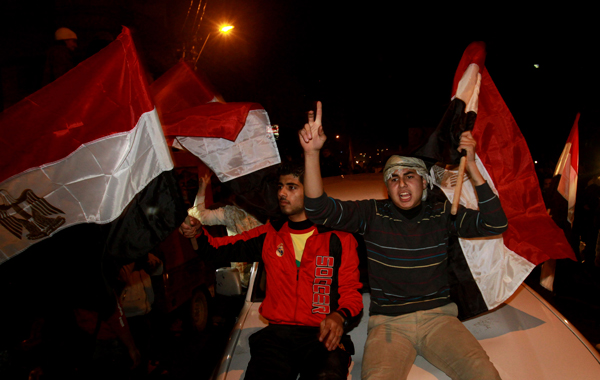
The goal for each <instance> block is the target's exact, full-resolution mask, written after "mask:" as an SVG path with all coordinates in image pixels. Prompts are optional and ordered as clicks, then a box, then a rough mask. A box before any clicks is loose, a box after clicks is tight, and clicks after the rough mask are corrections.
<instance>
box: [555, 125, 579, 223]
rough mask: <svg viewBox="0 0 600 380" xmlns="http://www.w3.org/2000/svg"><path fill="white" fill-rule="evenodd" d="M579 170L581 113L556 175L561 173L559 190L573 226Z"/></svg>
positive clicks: (559, 160)
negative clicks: (566, 205)
mask: <svg viewBox="0 0 600 380" xmlns="http://www.w3.org/2000/svg"><path fill="white" fill-rule="evenodd" d="M578 172H579V114H577V116H576V117H575V123H574V124H573V127H572V128H571V133H569V138H568V139H567V144H566V145H565V148H564V149H563V151H562V154H561V155H560V158H559V159H558V164H556V170H555V171H554V176H558V175H560V176H561V177H560V181H559V182H558V188H557V190H558V192H559V193H560V195H562V196H563V198H564V199H565V200H566V201H567V204H568V213H567V220H568V221H569V223H570V224H571V226H573V218H574V216H575V196H576V193H577V177H578Z"/></svg>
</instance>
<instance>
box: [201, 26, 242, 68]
mask: <svg viewBox="0 0 600 380" xmlns="http://www.w3.org/2000/svg"><path fill="white" fill-rule="evenodd" d="M233 28H235V27H234V26H233V25H224V26H222V27H220V28H219V32H221V34H227V33H229V32H230V31H231V29H233ZM211 33H212V32H209V33H208V35H207V36H206V39H205V40H204V44H202V48H201V49H200V53H198V56H197V57H196V61H194V67H195V66H196V64H197V63H198V59H199V58H200V55H201V54H202V51H204V47H205V46H206V43H207V42H208V38H209V37H210V35H211Z"/></svg>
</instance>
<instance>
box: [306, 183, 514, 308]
mask: <svg viewBox="0 0 600 380" xmlns="http://www.w3.org/2000/svg"><path fill="white" fill-rule="evenodd" d="M475 189H476V191H477V195H478V199H479V211H477V210H471V209H467V208H464V207H461V208H459V211H458V213H457V215H456V217H453V216H451V215H450V208H451V206H452V205H451V204H450V203H449V202H448V201H446V202H443V203H442V202H430V201H425V202H423V207H422V208H421V211H420V212H419V214H418V215H417V216H416V217H414V218H412V219H410V220H409V219H407V218H406V217H405V216H404V215H402V214H401V213H400V212H399V210H398V208H397V207H396V206H395V205H394V204H393V203H392V201H391V200H365V201H348V202H344V201H340V200H337V199H333V198H328V197H327V195H326V194H323V195H322V196H321V197H319V198H314V199H311V198H305V208H306V213H307V215H308V217H309V218H310V219H311V220H312V221H314V222H315V223H318V224H324V225H326V226H328V227H331V228H334V229H339V230H343V231H347V232H353V233H354V232H358V233H360V234H361V235H363V236H364V240H365V244H366V248H367V256H368V259H369V261H368V267H369V282H370V286H371V306H370V313H371V315H376V314H384V315H401V314H405V313H410V312H414V311H417V310H428V309H432V308H436V307H440V306H443V305H445V304H448V303H450V302H451V300H450V292H449V283H448V272H447V266H448V265H447V264H448V238H449V236H450V234H455V235H458V236H460V237H485V236H491V235H497V234H501V233H502V232H503V231H505V230H506V228H507V226H508V223H507V219H506V216H505V215H504V211H503V210H502V207H501V205H500V200H499V199H498V197H497V196H496V195H495V194H494V193H493V192H492V190H491V189H490V187H489V185H487V184H483V185H481V186H477V187H476V188H475Z"/></svg>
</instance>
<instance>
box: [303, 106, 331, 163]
mask: <svg viewBox="0 0 600 380" xmlns="http://www.w3.org/2000/svg"><path fill="white" fill-rule="evenodd" d="M322 115H323V106H322V104H321V102H317V114H316V117H315V113H314V111H309V112H308V123H306V124H304V128H302V129H301V130H300V131H299V132H298V135H299V137H300V145H302V149H304V152H305V153H307V152H314V151H316V152H318V151H320V150H321V148H322V147H323V144H325V140H327V136H325V132H324V131H323V125H322V124H321V117H322Z"/></svg>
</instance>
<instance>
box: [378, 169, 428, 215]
mask: <svg viewBox="0 0 600 380" xmlns="http://www.w3.org/2000/svg"><path fill="white" fill-rule="evenodd" d="M426 187H427V181H426V180H425V178H423V177H421V176H420V175H418V174H417V171H416V170H414V169H398V170H396V172H394V174H392V177H391V178H390V179H389V180H388V181H387V188H388V194H389V196H390V198H391V199H392V202H394V204H395V205H396V206H397V207H399V208H401V209H402V210H410V209H411V208H413V207H416V206H418V205H420V204H421V197H423V190H424V189H425V188H426Z"/></svg>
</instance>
